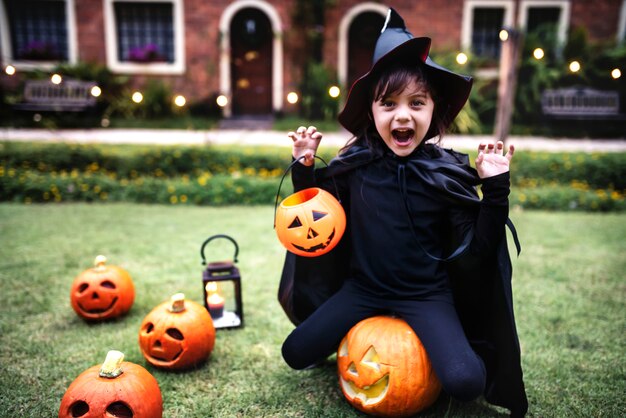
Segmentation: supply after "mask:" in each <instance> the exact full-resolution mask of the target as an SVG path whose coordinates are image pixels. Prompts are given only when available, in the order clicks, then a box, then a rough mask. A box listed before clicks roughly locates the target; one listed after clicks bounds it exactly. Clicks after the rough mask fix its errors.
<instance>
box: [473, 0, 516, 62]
mask: <svg viewBox="0 0 626 418" xmlns="http://www.w3.org/2000/svg"><path fill="white" fill-rule="evenodd" d="M514 6H515V3H514V2H513V1H512V0H466V1H465V4H464V9H463V24H462V28H461V46H462V48H463V49H464V50H466V51H471V52H472V54H474V55H476V56H479V57H481V58H487V59H489V60H490V61H497V60H498V59H499V57H500V42H501V41H500V38H499V33H500V30H501V29H502V28H503V27H506V26H512V23H513V12H514Z"/></svg>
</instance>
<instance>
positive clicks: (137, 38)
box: [0, 0, 626, 116]
mask: <svg viewBox="0 0 626 418" xmlns="http://www.w3.org/2000/svg"><path fill="white" fill-rule="evenodd" d="M390 6H391V7H394V8H395V9H396V10H398V12H399V13H400V14H401V15H402V16H403V17H404V19H405V21H406V24H407V27H408V29H409V30H410V31H411V32H412V33H413V34H414V35H415V36H429V37H431V38H432V39H433V45H432V49H433V51H435V52H437V51H447V52H450V51H459V52H461V51H466V52H470V53H471V54H472V55H473V56H478V57H482V58H486V62H489V60H490V59H491V62H492V63H493V65H495V66H497V58H498V56H499V52H500V51H499V45H500V43H499V40H498V32H499V31H500V29H501V28H503V27H517V28H519V29H520V30H522V31H524V30H531V29H533V28H536V27H538V26H540V25H545V24H549V25H551V27H552V28H553V29H552V30H553V31H554V35H555V36H556V38H557V39H558V40H559V42H564V41H565V40H566V39H567V35H568V33H569V31H571V30H572V28H575V27H583V28H585V29H586V31H587V33H588V36H589V39H590V40H594V41H616V42H624V40H625V38H626V34H625V32H626V0H596V1H593V2H592V1H588V0H436V1H416V0H388V1H387V2H378V1H356V0H334V1H330V0H326V1H324V0H319V1H306V0H276V1H272V0H235V1H224V0H0V50H1V54H2V63H3V65H4V66H6V65H12V66H13V67H15V68H16V69H17V70H18V71H28V70H30V69H34V68H39V69H46V68H52V67H53V66H54V65H55V64H56V63H58V62H67V63H70V64H71V63H78V62H94V63H97V64H101V65H105V66H106V67H107V68H108V69H110V70H111V71H112V72H113V73H117V74H125V75H128V76H129V78H130V80H131V83H133V85H135V86H138V87H141V86H142V85H145V83H147V82H148V81H149V80H150V79H154V78H158V79H160V80H163V81H164V82H165V83H167V84H168V85H169V86H170V88H171V89H172V91H173V92H174V93H175V94H181V95H183V96H185V97H186V98H187V101H188V102H189V103H191V102H194V101H201V100H206V99H207V98H214V97H217V96H219V95H222V96H223V97H225V98H226V99H227V103H226V104H225V107H224V114H225V116H237V115H259V114H274V113H290V112H293V111H295V110H296V109H297V107H296V106H297V104H290V102H289V101H288V100H287V95H288V94H289V93H291V92H295V93H298V86H299V85H300V82H301V81H302V77H303V66H302V63H303V62H304V61H306V60H310V59H312V58H313V59H315V60H320V61H321V62H323V63H324V64H325V65H326V66H327V67H328V68H330V69H332V71H334V72H335V73H336V78H337V80H338V81H339V84H340V86H341V88H342V89H343V91H346V90H347V89H348V88H349V86H350V85H351V83H352V82H353V81H354V80H355V79H356V78H358V77H359V76H360V75H361V74H362V73H363V72H365V71H366V70H367V69H368V68H369V64H370V60H371V55H372V51H373V47H374V43H375V41H376V38H377V36H378V33H379V30H380V28H381V27H382V25H383V22H384V18H385V14H386V11H387V8H388V7H390ZM312 39H313V41H311V40H312ZM312 42H313V43H314V45H315V47H316V48H317V49H316V50H315V51H311V50H310V49H309V48H310V46H311V45H312ZM311 54H313V55H314V56H312V55H311ZM484 75H485V76H490V75H491V76H494V75H497V68H489V66H487V68H485V71H484Z"/></svg>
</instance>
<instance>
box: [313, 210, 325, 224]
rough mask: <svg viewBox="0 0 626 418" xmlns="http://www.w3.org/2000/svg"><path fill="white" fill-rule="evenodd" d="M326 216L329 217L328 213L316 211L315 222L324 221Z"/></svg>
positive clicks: (314, 212) (314, 213)
mask: <svg viewBox="0 0 626 418" xmlns="http://www.w3.org/2000/svg"><path fill="white" fill-rule="evenodd" d="M326 215H328V213H326V212H320V211H317V210H314V211H313V222H317V221H319V220H320V219H322V218H323V217H324V216H326Z"/></svg>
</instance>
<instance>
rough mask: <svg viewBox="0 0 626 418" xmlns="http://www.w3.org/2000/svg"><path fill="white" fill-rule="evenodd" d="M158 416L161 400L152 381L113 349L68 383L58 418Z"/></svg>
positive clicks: (155, 417)
mask: <svg viewBox="0 0 626 418" xmlns="http://www.w3.org/2000/svg"><path fill="white" fill-rule="evenodd" d="M162 416H163V398H162V397H161V390H160V389H159V384H158V383H157V381H156V379H155V378H154V377H153V376H152V375H151V374H150V373H149V372H148V371H147V370H146V369H144V368H143V367H141V366H140V365H138V364H134V363H130V362H125V361H124V354H122V353H121V352H119V351H114V350H112V351H109V353H108V354H107V357H106V359H105V361H104V363H103V364H102V365H98V366H94V367H91V368H89V369H87V370H85V371H84V372H83V373H81V374H80V375H79V376H78V377H77V378H76V379H75V380H74V381H73V382H72V384H70V386H69V387H68V388H67V391H66V392H65V395H63V399H61V406H60V408H59V418H70V417H85V418H87V417H133V418H158V417H162Z"/></svg>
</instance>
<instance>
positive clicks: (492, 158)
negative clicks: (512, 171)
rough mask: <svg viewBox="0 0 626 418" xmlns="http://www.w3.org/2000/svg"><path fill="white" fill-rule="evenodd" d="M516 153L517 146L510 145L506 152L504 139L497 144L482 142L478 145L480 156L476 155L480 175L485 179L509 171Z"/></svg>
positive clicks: (477, 169)
mask: <svg viewBox="0 0 626 418" xmlns="http://www.w3.org/2000/svg"><path fill="white" fill-rule="evenodd" d="M514 153H515V147H514V146H513V145H509V151H508V152H507V153H506V154H505V153H504V143H503V142H502V141H498V142H497V143H496V144H495V145H494V144H488V145H487V144H485V143H484V142H483V143H481V144H480V145H479V146H478V156H477V157H476V171H478V176H479V177H480V178H481V179H484V178H487V177H493V176H497V175H498V174H502V173H506V172H507V171H509V165H510V163H511V159H512V158H513V154H514Z"/></svg>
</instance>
